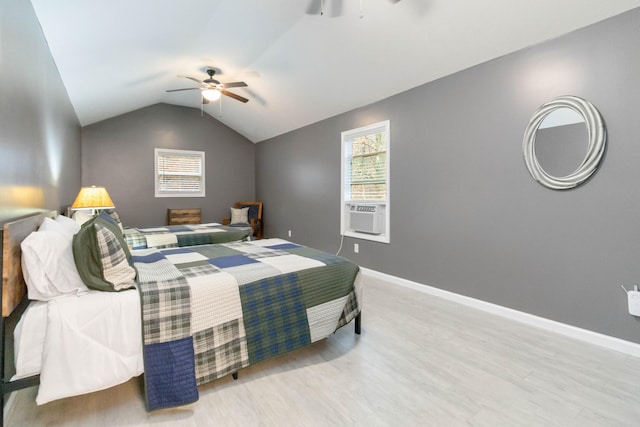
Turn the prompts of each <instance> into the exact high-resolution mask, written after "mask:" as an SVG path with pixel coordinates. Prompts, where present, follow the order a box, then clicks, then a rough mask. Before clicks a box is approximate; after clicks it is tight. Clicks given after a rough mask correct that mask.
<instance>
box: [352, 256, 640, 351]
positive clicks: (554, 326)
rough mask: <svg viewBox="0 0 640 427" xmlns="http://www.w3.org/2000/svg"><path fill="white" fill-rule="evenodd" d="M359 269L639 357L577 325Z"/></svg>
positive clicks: (637, 347) (639, 347) (627, 345)
mask: <svg viewBox="0 0 640 427" xmlns="http://www.w3.org/2000/svg"><path fill="white" fill-rule="evenodd" d="M360 270H361V271H362V273H363V274H364V275H365V276H370V277H373V278H377V279H381V280H384V281H387V282H389V283H392V284H395V285H400V286H404V287H406V288H411V289H414V290H416V291H419V292H423V293H426V294H429V295H433V296H436V297H440V298H444V299H446V300H449V301H454V302H457V303H460V304H463V305H466V306H469V307H473V308H477V309H479V310H482V311H486V312H488V313H492V314H495V315H498V316H501V317H505V318H507V319H511V320H515V321H517V322H521V323H526V324H527V325H531V326H535V327H538V328H541V329H545V330H547V331H552V332H555V333H558V334H561V335H564V336H567V337H571V338H575V339H578V340H580V341H585V342H588V343H590V344H595V345H597V346H600V347H604V348H607V349H610V350H614V351H618V352H620V353H625V354H628V355H630V356H635V357H640V344H637V343H634V342H631V341H626V340H622V339H620V338H615V337H611V336H609V335H604V334H600V333H597V332H593V331H589V330H587V329H582V328H578V327H575V326H571V325H567V324H565V323H561V322H557V321H555V320H550V319H546V318H544V317H539V316H535V315H533V314H529V313H525V312H523V311H518V310H514V309H512V308H507V307H503V306H501V305H497V304H493V303H490V302H486V301H482V300H479V299H475V298H471V297H467V296H464V295H460V294H456V293H454V292H449V291H445V290H443V289H438V288H434V287H433V286H429V285H423V284H420V283H417V282H413V281H411V280H407V279H402V278H400V277H396V276H392V275H390V274H386V273H381V272H379V271H375V270H371V269H369V268H364V267H360Z"/></svg>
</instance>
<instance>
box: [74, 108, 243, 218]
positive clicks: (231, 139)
mask: <svg viewBox="0 0 640 427" xmlns="http://www.w3.org/2000/svg"><path fill="white" fill-rule="evenodd" d="M156 147H157V148H173V149H183V150H197V151H204V152H205V177H206V182H205V185H206V192H207V196H206V197H205V198H199V197H171V198H167V197H162V198H156V197H154V164H153V162H154V148H156ZM82 185H85V186H86V185H104V186H105V187H106V188H107V190H108V191H109V195H110V196H111V198H112V199H113V202H114V203H115V205H116V210H117V212H118V214H119V215H120V217H121V219H122V222H123V223H124V225H126V226H153V225H162V224H166V223H167V209H169V208H201V209H202V220H203V222H220V221H222V218H224V217H229V207H230V206H233V203H234V202H235V201H240V200H254V199H255V145H254V144H253V143H251V142H250V141H249V140H248V139H246V138H245V137H243V136H242V135H240V134H238V133H237V132H235V131H233V130H232V129H230V128H229V127H227V126H225V125H223V124H222V123H221V122H219V121H218V120H216V119H214V118H212V117H211V116H209V115H206V114H205V115H204V116H200V111H199V110H198V109H195V108H187V107H179V106H174V105H168V104H157V105H153V106H151V107H147V108H143V109H140V110H137V111H133V112H131V113H128V114H124V115H121V116H118V117H115V118H113V119H109V120H105V121H102V122H99V123H96V124H93V125H90V126H85V127H84V128H83V129H82Z"/></svg>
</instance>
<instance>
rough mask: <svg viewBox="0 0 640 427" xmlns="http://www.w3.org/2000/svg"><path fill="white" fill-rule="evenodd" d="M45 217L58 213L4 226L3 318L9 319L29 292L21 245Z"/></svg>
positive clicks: (44, 214)
mask: <svg viewBox="0 0 640 427" xmlns="http://www.w3.org/2000/svg"><path fill="white" fill-rule="evenodd" d="M45 217H50V218H55V217H56V212H55V211H49V212H38V213H36V214H33V215H30V216H27V217H24V218H21V219H18V220H15V221H12V222H7V223H5V224H4V227H3V230H2V231H3V232H2V317H8V316H9V315H10V314H11V312H13V310H14V309H15V308H16V306H17V305H18V304H20V302H21V301H22V299H23V298H24V296H25V294H26V292H27V286H26V284H25V283H24V277H23V276H22V263H21V261H20V253H21V251H20V243H22V241H23V240H24V239H25V237H27V236H28V235H29V234H30V233H31V232H32V231H36V230H37V229H38V227H39V226H40V224H41V223H42V220H43V219H44V218H45Z"/></svg>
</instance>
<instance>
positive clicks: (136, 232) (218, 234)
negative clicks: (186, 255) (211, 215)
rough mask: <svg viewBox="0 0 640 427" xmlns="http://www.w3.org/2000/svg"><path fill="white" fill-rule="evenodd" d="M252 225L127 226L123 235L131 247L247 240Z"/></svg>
mask: <svg viewBox="0 0 640 427" xmlns="http://www.w3.org/2000/svg"><path fill="white" fill-rule="evenodd" d="M252 234H253V230H252V229H251V228H250V227H231V226H226V225H221V224H218V223H210V224H181V225H166V226H162V227H144V228H133V227H132V228H125V229H124V232H123V235H124V238H125V241H126V242H127V244H128V245H129V248H131V249H146V248H164V247H176V246H195V245H206V244H212V243H226V242H234V241H239V240H246V239H247V238H250V236H251V235H252Z"/></svg>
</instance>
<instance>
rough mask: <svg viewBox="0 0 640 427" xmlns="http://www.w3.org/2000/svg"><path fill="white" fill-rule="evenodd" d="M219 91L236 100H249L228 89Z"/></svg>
mask: <svg viewBox="0 0 640 427" xmlns="http://www.w3.org/2000/svg"><path fill="white" fill-rule="evenodd" d="M220 92H222V94H223V95H227V96H228V97H230V98H233V99H235V100H238V101H240V102H249V100H248V99H247V98H245V97H243V96H240V95H236V94H235V93H233V92H229V91H228V90H224V89H223V90H221V91H220Z"/></svg>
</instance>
